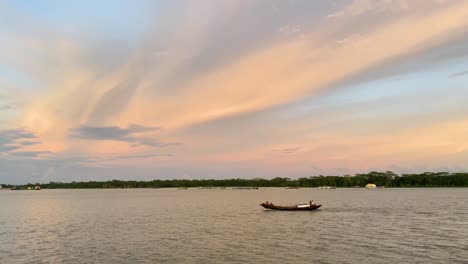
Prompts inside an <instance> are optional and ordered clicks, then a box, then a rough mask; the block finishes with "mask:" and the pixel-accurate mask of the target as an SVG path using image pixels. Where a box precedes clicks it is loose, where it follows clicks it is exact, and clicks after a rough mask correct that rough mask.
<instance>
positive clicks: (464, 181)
mask: <svg viewBox="0 0 468 264" xmlns="http://www.w3.org/2000/svg"><path fill="white" fill-rule="evenodd" d="M368 183H373V184H376V185H377V186H383V187H468V173H448V172H436V173H434V172H426V173H421V174H402V175H397V174H395V173H393V172H391V171H387V172H370V173H367V174H356V175H354V176H350V175H345V176H322V175H320V176H313V177H308V178H299V179H290V178H273V179H260V178H255V179H221V180H215V179H207V180H196V179H195V180H153V181H120V180H112V181H104V182H103V181H89V182H70V183H62V182H50V183H47V184H31V183H29V184H26V185H22V186H16V188H18V189H27V188H28V187H34V186H36V185H39V186H40V187H41V188H42V189H97V188H178V187H319V186H336V187H364V186H366V184H368ZM4 187H9V186H4Z"/></svg>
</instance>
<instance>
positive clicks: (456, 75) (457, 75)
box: [449, 71, 468, 78]
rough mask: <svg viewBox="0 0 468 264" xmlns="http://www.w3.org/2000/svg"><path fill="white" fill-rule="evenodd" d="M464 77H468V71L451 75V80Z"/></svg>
mask: <svg viewBox="0 0 468 264" xmlns="http://www.w3.org/2000/svg"><path fill="white" fill-rule="evenodd" d="M464 75H468V71H461V72H456V73H453V74H450V75H449V78H455V77H461V76H464Z"/></svg>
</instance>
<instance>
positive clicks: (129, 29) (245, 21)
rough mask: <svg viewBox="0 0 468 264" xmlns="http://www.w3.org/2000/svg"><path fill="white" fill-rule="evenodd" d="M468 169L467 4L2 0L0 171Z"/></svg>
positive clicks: (286, 173)
mask: <svg viewBox="0 0 468 264" xmlns="http://www.w3.org/2000/svg"><path fill="white" fill-rule="evenodd" d="M371 170H378V171H386V170H392V171H394V172H397V173H405V172H410V173H411V172H424V171H468V1H465V0H460V1H457V0H453V1H452V0H407V1H405V0H354V1H353V0H336V1H334V0H330V1H310V0H304V1H299V0H297V1H294V0H289V1H288V0H265V1H252V0H223V1H217V0H211V1H210V0H191V1H189V0H180V1H179V0H175V1H152V0H148V1H144V0H135V1H132V0H128V1H123V0H109V1H91V0H89V1H58V0H56V1H53V0H50V1H39V0H38V1H25V0H24V1H23V0H11V1H5V0H0V183H26V182H49V181H63V182H68V181H81V180H108V179H127V180H150V179H167V178H174V179H181V178H187V179H195V178H238V177H239V178H256V177H261V178H272V177H291V178H296V177H308V176H312V175H319V174H324V175H343V174H354V173H360V172H368V171H371Z"/></svg>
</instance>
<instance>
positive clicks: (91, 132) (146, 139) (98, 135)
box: [70, 124, 179, 147]
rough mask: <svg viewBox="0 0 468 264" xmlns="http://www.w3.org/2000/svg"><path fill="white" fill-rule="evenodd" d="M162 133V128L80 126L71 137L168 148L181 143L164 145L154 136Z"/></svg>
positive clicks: (74, 129) (72, 132) (73, 130)
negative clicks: (156, 133)
mask: <svg viewBox="0 0 468 264" xmlns="http://www.w3.org/2000/svg"><path fill="white" fill-rule="evenodd" d="M159 131H161V128H160V127H150V126H142V125H134V124H133V125H130V126H128V127H127V128H121V127H118V126H80V127H77V128H73V129H71V130H70V137H71V138H77V139H85V140H109V141H121V142H128V143H131V144H136V145H146V146H151V147H166V146H172V145H177V144H179V143H164V142H161V141H159V140H158V139H157V138H155V137H154V136H153V135H151V136H149V135H148V133H149V134H154V133H155V132H159Z"/></svg>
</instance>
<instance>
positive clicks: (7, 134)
mask: <svg viewBox="0 0 468 264" xmlns="http://www.w3.org/2000/svg"><path fill="white" fill-rule="evenodd" d="M31 139H36V135H34V134H33V133H31V132H29V131H26V130H22V129H7V130H0V153H8V152H10V151H14V150H17V149H20V148H23V147H25V146H30V145H35V144H37V143H35V142H34V141H31Z"/></svg>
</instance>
